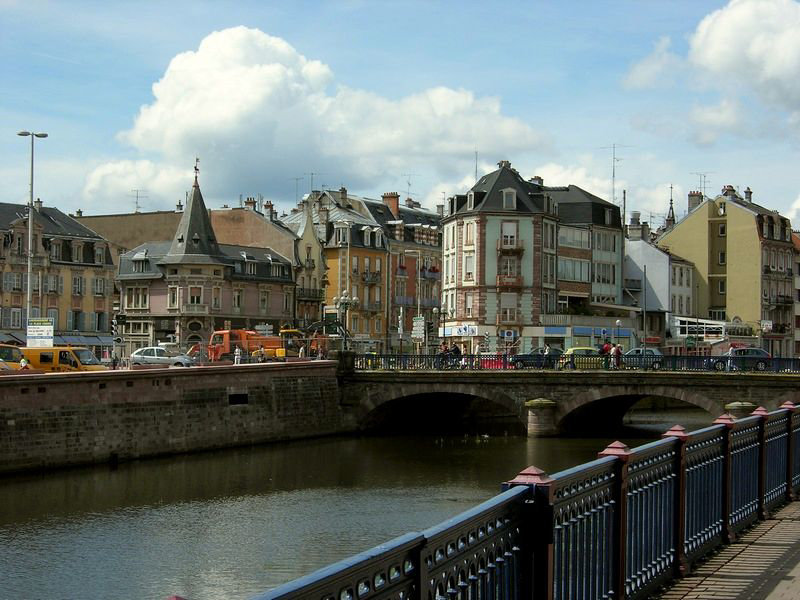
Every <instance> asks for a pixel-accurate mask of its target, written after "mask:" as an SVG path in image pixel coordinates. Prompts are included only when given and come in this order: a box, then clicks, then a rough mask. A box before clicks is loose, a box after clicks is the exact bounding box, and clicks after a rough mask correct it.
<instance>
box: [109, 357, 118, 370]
mask: <svg viewBox="0 0 800 600" xmlns="http://www.w3.org/2000/svg"><path fill="white" fill-rule="evenodd" d="M118 365H119V358H117V355H116V354H115V355H113V356H112V357H111V368H112V369H113V370H114V371H116V370H117V366H118Z"/></svg>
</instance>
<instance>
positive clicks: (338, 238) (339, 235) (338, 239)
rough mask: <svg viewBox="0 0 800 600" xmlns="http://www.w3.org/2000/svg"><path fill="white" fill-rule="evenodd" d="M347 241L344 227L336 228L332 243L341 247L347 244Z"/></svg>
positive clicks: (347, 237) (347, 236)
mask: <svg viewBox="0 0 800 600" xmlns="http://www.w3.org/2000/svg"><path fill="white" fill-rule="evenodd" d="M349 239H350V236H349V235H348V229H347V228H346V227H337V228H336V231H335V232H334V242H335V243H336V244H337V245H339V246H342V245H344V244H347V243H348V241H349Z"/></svg>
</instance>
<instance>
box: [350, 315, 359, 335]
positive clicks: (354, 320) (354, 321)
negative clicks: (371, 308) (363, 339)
mask: <svg viewBox="0 0 800 600" xmlns="http://www.w3.org/2000/svg"><path fill="white" fill-rule="evenodd" d="M350 329H351V330H352V331H353V333H358V315H354V314H352V313H350Z"/></svg>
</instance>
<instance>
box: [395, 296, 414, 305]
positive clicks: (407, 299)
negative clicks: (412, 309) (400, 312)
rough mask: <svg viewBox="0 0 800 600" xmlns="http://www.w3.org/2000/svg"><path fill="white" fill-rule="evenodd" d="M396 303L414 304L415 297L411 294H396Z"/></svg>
mask: <svg viewBox="0 0 800 600" xmlns="http://www.w3.org/2000/svg"><path fill="white" fill-rule="evenodd" d="M394 303H395V304H396V305H397V306H412V305H413V304H414V298H412V297H411V296H395V297H394Z"/></svg>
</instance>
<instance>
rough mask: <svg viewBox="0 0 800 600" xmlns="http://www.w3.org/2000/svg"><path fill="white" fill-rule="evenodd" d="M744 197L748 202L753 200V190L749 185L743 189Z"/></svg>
mask: <svg viewBox="0 0 800 600" xmlns="http://www.w3.org/2000/svg"><path fill="white" fill-rule="evenodd" d="M744 199H745V200H747V201H748V202H752V201H753V190H751V189H750V186H747V188H745V190H744Z"/></svg>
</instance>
